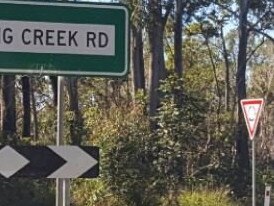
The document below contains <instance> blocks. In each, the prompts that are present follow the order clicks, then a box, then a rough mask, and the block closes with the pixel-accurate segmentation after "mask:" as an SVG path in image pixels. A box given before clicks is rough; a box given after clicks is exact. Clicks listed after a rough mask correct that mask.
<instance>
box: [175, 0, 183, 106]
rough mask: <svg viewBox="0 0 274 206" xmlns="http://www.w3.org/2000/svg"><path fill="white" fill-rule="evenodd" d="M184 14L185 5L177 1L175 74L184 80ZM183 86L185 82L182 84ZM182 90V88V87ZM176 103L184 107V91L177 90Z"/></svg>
mask: <svg viewBox="0 0 274 206" xmlns="http://www.w3.org/2000/svg"><path fill="white" fill-rule="evenodd" d="M182 12H183V3H182V0H176V11H175V22H174V55H175V56H174V66H175V73H176V74H177V76H178V78H179V79H180V80H182V77H183V54H182V53H183V52H182V43H183V39H182V32H183V28H182V27H183V26H182V23H183V21H182V15H183V14H182ZM181 84H183V82H181ZM181 88H182V87H181ZM174 98H175V103H176V104H177V106H178V107H182V105H183V91H182V90H180V89H179V90H176V91H175V97H174Z"/></svg>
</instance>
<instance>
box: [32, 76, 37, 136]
mask: <svg viewBox="0 0 274 206" xmlns="http://www.w3.org/2000/svg"><path fill="white" fill-rule="evenodd" d="M34 88H35V81H34V80H33V79H32V78H31V83H30V93H31V104H32V115H33V135H34V136H33V139H34V140H38V135H39V134H38V119H37V110H36V99H35V95H34Z"/></svg>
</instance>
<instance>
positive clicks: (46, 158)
mask: <svg viewBox="0 0 274 206" xmlns="http://www.w3.org/2000/svg"><path fill="white" fill-rule="evenodd" d="M98 175H99V148H98V147H82V146H81V147H78V146H48V147H43V146H0V176H3V177H5V178H11V177H32V178H43V177H44V178H79V177H80V178H82V177H83V178H95V177H97V176H98Z"/></svg>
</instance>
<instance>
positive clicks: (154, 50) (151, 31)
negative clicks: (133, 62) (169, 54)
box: [148, 0, 173, 128]
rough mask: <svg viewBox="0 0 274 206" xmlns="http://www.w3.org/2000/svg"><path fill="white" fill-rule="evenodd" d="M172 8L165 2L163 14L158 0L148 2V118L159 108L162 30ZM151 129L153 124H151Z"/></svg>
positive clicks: (161, 73)
mask: <svg viewBox="0 0 274 206" xmlns="http://www.w3.org/2000/svg"><path fill="white" fill-rule="evenodd" d="M172 7H173V0H169V1H167V2H166V6H165V13H164V14H162V11H163V7H162V1H160V0H149V1H148V12H149V14H148V15H149V19H148V21H149V22H148V36H149V46H150V70H149V116H150V117H154V116H155V114H156V110H157V107H158V106H159V91H158V89H159V83H160V80H161V79H164V78H165V76H166V71H165V60H164V42H163V39H164V28H165V25H166V22H167V18H168V16H169V14H170V11H171V9H172ZM151 126H152V128H153V127H155V122H154V121H152V122H151Z"/></svg>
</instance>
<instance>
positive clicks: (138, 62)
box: [130, 1, 145, 96]
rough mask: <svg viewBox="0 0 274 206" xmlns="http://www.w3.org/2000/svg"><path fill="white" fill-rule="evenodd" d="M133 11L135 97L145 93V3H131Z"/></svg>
mask: <svg viewBox="0 0 274 206" xmlns="http://www.w3.org/2000/svg"><path fill="white" fill-rule="evenodd" d="M130 6H131V8H132V10H133V12H132V17H131V19H132V21H131V31H132V49H131V50H132V76H133V96H135V94H136V92H137V91H138V90H143V91H145V67H144V54H143V17H144V15H143V13H144V11H143V1H134V2H131V3H130Z"/></svg>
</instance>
